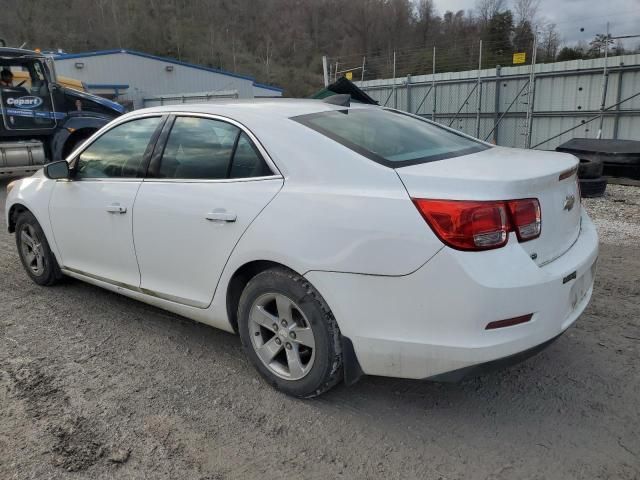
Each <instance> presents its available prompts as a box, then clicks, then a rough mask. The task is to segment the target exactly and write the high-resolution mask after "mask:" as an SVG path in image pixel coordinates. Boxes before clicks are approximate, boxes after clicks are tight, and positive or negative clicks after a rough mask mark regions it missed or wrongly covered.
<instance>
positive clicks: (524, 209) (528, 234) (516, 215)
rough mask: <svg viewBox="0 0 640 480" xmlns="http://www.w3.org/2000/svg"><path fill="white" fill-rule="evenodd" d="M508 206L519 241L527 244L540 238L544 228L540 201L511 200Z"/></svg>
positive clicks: (529, 199) (531, 199)
mask: <svg viewBox="0 0 640 480" xmlns="http://www.w3.org/2000/svg"><path fill="white" fill-rule="evenodd" d="M507 205H509V211H510V212H511V220H512V222H513V229H514V230H515V232H516V235H517V237H518V240H520V241H521V242H526V241H527V240H533V239H534V238H538V237H539V236H540V229H541V226H542V220H541V216H540V202H538V199H536V198H525V199H524V200H510V201H508V202H507Z"/></svg>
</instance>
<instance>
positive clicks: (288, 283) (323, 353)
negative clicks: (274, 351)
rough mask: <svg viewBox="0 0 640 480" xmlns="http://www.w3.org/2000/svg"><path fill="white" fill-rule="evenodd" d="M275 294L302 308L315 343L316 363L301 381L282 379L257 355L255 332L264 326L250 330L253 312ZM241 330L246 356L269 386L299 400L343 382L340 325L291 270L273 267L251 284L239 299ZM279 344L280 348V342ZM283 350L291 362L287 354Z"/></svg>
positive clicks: (277, 314)
mask: <svg viewBox="0 0 640 480" xmlns="http://www.w3.org/2000/svg"><path fill="white" fill-rule="evenodd" d="M272 294H273V295H276V296H280V298H282V297H281V296H283V295H284V296H285V297H286V298H287V299H288V300H290V301H292V302H293V304H294V306H295V307H296V308H297V309H299V311H300V312H299V313H301V314H302V316H304V317H306V319H305V320H304V321H305V322H308V325H306V326H307V327H308V328H311V330H312V333H313V338H314V341H315V344H314V348H313V350H314V357H313V362H312V363H311V365H310V367H309V370H308V373H306V374H305V375H304V376H303V377H302V378H299V379H286V378H281V377H279V376H278V375H276V374H275V373H274V372H273V371H272V369H270V367H268V366H267V365H266V364H265V363H263V360H261V359H260V357H259V356H258V353H257V352H256V350H257V348H258V347H256V346H254V342H255V341H256V340H255V339H253V340H252V331H253V334H254V335H256V336H259V335H261V333H260V331H262V327H258V330H260V331H255V330H252V328H254V325H255V323H252V327H250V322H252V320H251V318H250V316H251V312H252V310H254V311H255V309H256V308H257V307H256V305H258V304H259V302H260V299H263V298H265V297H268V296H269V295H272ZM278 310H279V308H278ZM280 316H281V315H280V312H279V311H278V312H276V313H275V316H274V318H275V321H276V322H277V321H279V320H278V319H279V317H280ZM269 321H270V320H269ZM274 327H275V325H274ZM238 330H239V332H240V338H241V340H242V345H243V347H244V350H245V353H246V355H247V356H248V357H249V360H250V361H251V363H252V364H253V365H254V367H255V368H256V369H257V370H258V372H259V373H260V375H262V377H263V378H264V379H265V380H266V381H267V382H268V383H269V384H270V385H272V386H273V387H275V388H276V389H278V390H281V391H282V392H284V393H287V394H289V395H292V396H295V397H299V398H310V397H315V396H317V395H320V394H321V393H323V392H326V391H327V390H329V389H330V388H332V387H333V386H335V385H336V384H337V383H339V382H340V381H342V380H343V377H344V374H343V368H342V346H341V341H340V340H341V337H340V330H339V328H338V324H337V323H336V320H335V318H334V317H333V314H332V313H331V310H330V309H329V306H328V305H327V303H326V302H325V301H324V299H323V298H322V296H321V295H320V293H319V292H318V291H317V290H316V289H315V288H314V287H313V286H312V285H311V284H310V283H309V282H308V281H307V280H305V279H304V278H303V277H301V276H300V275H298V274H297V273H295V272H293V271H291V270H288V269H286V268H284V267H274V268H271V269H269V270H265V271H264V272H261V273H259V274H258V275H256V276H255V277H254V278H252V279H251V280H250V281H249V283H248V284H247V286H246V287H245V289H244V291H243V292H242V295H241V297H240V302H239V307H238ZM264 331H265V332H266V333H267V334H269V335H273V334H272V333H271V332H270V331H269V330H268V329H264ZM276 331H277V328H276ZM273 337H276V338H275V339H274V338H273ZM277 337H278V333H276V334H275V335H273V336H272V337H271V338H272V339H274V340H275V341H276V342H278V340H279V339H278V338H277ZM283 338H284V339H283V340H282V341H284V342H286V337H283ZM265 343H267V342H265ZM278 344H279V345H280V343H278ZM284 346H285V343H283V344H282V347H284ZM288 346H289V345H287V347H288ZM296 347H297V346H296ZM277 348H281V347H277ZM282 351H283V352H284V354H285V357H286V358H287V359H288V355H287V352H286V351H285V350H282ZM297 351H298V350H296V352H297ZM280 354H281V353H279V354H278V355H280ZM277 358H279V357H277V356H276V357H274V359H277ZM298 358H300V357H298ZM276 361H277V360H276Z"/></svg>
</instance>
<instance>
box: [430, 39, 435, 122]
mask: <svg viewBox="0 0 640 480" xmlns="http://www.w3.org/2000/svg"><path fill="white" fill-rule="evenodd" d="M431 63H432V64H433V68H432V72H431V91H432V92H433V112H432V113H431V120H432V121H434V122H435V121H436V46H435V45H434V46H433V61H432V62H431Z"/></svg>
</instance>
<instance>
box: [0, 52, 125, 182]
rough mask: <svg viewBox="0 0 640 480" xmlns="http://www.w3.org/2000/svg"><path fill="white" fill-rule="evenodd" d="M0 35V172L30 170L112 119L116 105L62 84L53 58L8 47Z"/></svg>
mask: <svg viewBox="0 0 640 480" xmlns="http://www.w3.org/2000/svg"><path fill="white" fill-rule="evenodd" d="M4 45H5V43H4V42H3V41H2V40H0V71H2V70H9V71H11V72H12V74H13V77H14V81H13V83H12V85H10V86H7V85H0V111H1V114H2V119H1V121H0V177H9V176H23V175H30V174H32V173H34V172H36V171H37V170H39V169H40V168H42V166H43V165H44V164H45V163H48V162H52V161H56V160H61V159H63V158H65V157H66V156H67V155H68V154H69V153H71V152H72V151H73V150H74V149H75V147H77V146H79V144H80V143H82V142H83V141H85V140H86V139H87V138H89V137H90V136H91V135H92V134H93V133H94V132H96V131H97V130H98V129H100V128H101V127H102V126H104V125H105V124H107V123H108V122H109V121H111V120H112V119H114V118H116V117H117V116H119V115H121V114H123V113H124V111H125V109H124V107H123V106H122V105H120V104H118V103H116V102H112V101H110V100H107V99H105V98H102V97H99V96H97V95H92V94H90V93H87V92H83V91H81V90H76V89H73V88H69V87H68V86H63V85H62V84H61V83H60V82H59V81H58V79H57V77H56V72H55V65H54V62H53V59H52V58H51V57H49V56H47V55H44V54H42V53H40V52H38V51H33V50H25V49H22V48H9V47H5V46H4Z"/></svg>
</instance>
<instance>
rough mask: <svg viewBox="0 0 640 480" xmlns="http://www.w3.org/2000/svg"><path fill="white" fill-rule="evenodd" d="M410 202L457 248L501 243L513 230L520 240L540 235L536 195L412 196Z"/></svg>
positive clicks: (445, 241) (433, 228)
mask: <svg viewBox="0 0 640 480" xmlns="http://www.w3.org/2000/svg"><path fill="white" fill-rule="evenodd" d="M413 203H414V204H415V206H416V207H417V208H418V211H419V212H420V214H421V215H422V217H423V218H424V219H425V220H426V222H427V223H428V224H429V226H430V227H431V229H432V230H433V231H434V233H435V234H436V235H437V236H438V238H440V240H442V242H443V243H445V244H446V245H448V246H450V247H452V248H456V249H458V250H489V249H492V248H500V247H503V246H505V245H506V244H507V241H508V239H509V232H510V231H512V230H515V232H516V235H517V237H518V240H519V241H521V242H524V241H527V240H532V239H534V238H536V237H538V236H539V235H540V228H541V217H540V203H539V202H538V200H537V199H535V198H527V199H523V200H509V201H489V202H486V201H468V200H430V199H423V198H414V199H413Z"/></svg>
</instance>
